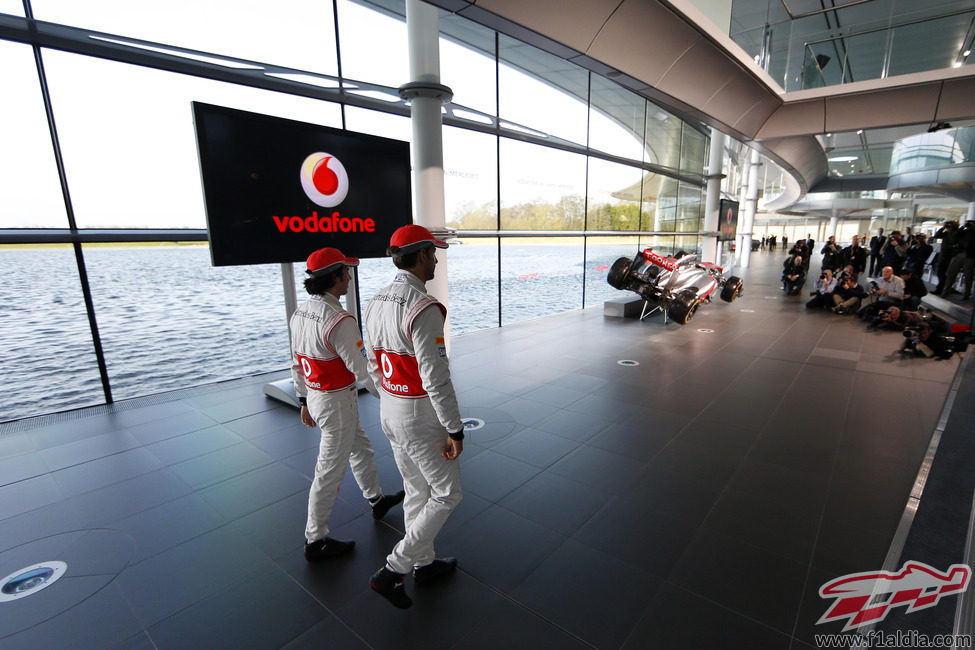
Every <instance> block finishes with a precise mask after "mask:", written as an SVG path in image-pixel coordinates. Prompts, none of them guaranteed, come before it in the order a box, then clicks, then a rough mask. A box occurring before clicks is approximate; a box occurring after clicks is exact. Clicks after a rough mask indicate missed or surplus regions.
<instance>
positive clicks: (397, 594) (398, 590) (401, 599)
mask: <svg viewBox="0 0 975 650" xmlns="http://www.w3.org/2000/svg"><path fill="white" fill-rule="evenodd" d="M403 578H404V575H403V574H402V573H396V572H395V571H390V570H389V569H387V568H386V567H383V568H381V569H380V570H379V571H376V572H375V573H374V574H372V578H371V579H370V580H369V586H370V587H372V590H373V591H375V592H376V593H377V594H379V595H380V596H382V597H383V598H385V599H386V600H388V601H389V602H391V603H393V605H394V606H396V607H399V608H400V609H409V607H410V606H411V605H412V604H413V601H412V600H410V597H409V596H407V595H406V588H405V587H404V586H403Z"/></svg>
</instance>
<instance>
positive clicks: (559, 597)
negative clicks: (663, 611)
mask: <svg viewBox="0 0 975 650" xmlns="http://www.w3.org/2000/svg"><path fill="white" fill-rule="evenodd" d="M659 584H660V579H659V578H657V577H655V576H653V575H651V574H650V573H648V572H647V571H645V570H642V568H635V567H634V566H633V565H631V564H625V563H623V562H620V561H619V560H618V559H616V558H614V557H613V556H611V555H607V554H603V553H600V552H598V551H595V550H593V549H592V548H590V547H587V546H584V545H582V544H580V543H578V542H575V541H573V540H571V539H570V540H566V542H565V543H564V544H562V545H561V546H560V547H559V548H558V549H556V550H555V552H554V553H552V554H551V555H549V556H548V557H547V558H546V559H545V560H544V561H543V562H542V564H541V565H540V566H539V567H538V568H537V569H536V570H535V571H534V572H532V574H531V575H530V576H528V578H526V579H525V581H524V582H522V583H521V584H520V585H518V586H517V587H516V588H515V589H514V590H513V591H512V592H511V595H512V596H513V597H514V598H515V599H516V600H517V601H518V602H519V603H521V604H523V605H525V606H526V607H528V608H529V609H532V610H534V611H537V612H539V613H541V614H542V615H543V616H545V618H546V619H548V620H550V621H552V622H554V623H556V624H557V625H559V626H560V627H563V628H565V629H566V630H568V631H569V632H571V633H573V634H574V635H576V636H578V637H579V638H581V639H583V640H585V641H587V642H589V643H591V644H592V645H594V646H596V647H599V648H613V647H618V646H619V645H620V644H621V643H622V642H623V641H624V640H625V639H626V638H627V636H629V633H630V630H631V629H632V627H633V625H634V624H635V623H636V621H637V620H638V619H639V617H640V615H641V614H642V612H643V610H644V609H645V608H646V606H647V605H648V604H649V603H650V601H651V599H652V598H653V596H654V593H656V590H657V588H658V586H659Z"/></svg>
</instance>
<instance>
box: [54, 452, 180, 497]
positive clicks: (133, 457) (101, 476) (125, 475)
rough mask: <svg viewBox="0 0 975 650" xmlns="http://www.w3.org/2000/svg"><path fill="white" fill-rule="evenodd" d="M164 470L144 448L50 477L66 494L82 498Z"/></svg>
mask: <svg viewBox="0 0 975 650" xmlns="http://www.w3.org/2000/svg"><path fill="white" fill-rule="evenodd" d="M159 469H162V464H161V463H160V462H159V461H158V460H157V459H156V458H155V456H153V455H152V454H150V453H149V452H148V451H146V450H145V449H144V448H142V447H139V448H136V449H130V450H129V451H123V452H121V453H118V454H113V455H111V456H106V457H104V458H98V459H96V460H92V461H88V462H86V463H82V464H79V465H73V466H71V467H67V468H65V469H62V470H59V471H57V472H54V473H53V474H51V476H53V477H54V480H55V481H57V483H58V485H59V486H60V487H61V489H62V491H63V492H64V494H70V495H74V494H82V493H84V492H88V491H91V490H96V489H98V488H101V487H105V486H107V485H112V484H113V483H118V482H120V481H125V480H127V479H130V478H136V477H138V476H142V475H143V474H148V473H150V472H154V471H156V470H159Z"/></svg>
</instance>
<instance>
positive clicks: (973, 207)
mask: <svg viewBox="0 0 975 650" xmlns="http://www.w3.org/2000/svg"><path fill="white" fill-rule="evenodd" d="M965 221H975V203H969V204H968V216H966V217H965Z"/></svg>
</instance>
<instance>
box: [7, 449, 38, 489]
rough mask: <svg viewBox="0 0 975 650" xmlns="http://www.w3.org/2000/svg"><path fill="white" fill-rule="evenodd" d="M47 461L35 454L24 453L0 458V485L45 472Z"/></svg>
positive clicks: (17, 481)
mask: <svg viewBox="0 0 975 650" xmlns="http://www.w3.org/2000/svg"><path fill="white" fill-rule="evenodd" d="M49 471H50V469H49V468H48V466H47V463H45V462H44V460H43V459H42V458H41V457H40V456H39V455H37V454H31V453H25V454H18V455H16V456H8V457H6V458H0V487H3V486H4V485H10V484H11V483H19V482H20V481H24V480H26V479H30V478H35V477H38V476H41V475H42V474H47V473H48V472H49Z"/></svg>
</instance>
